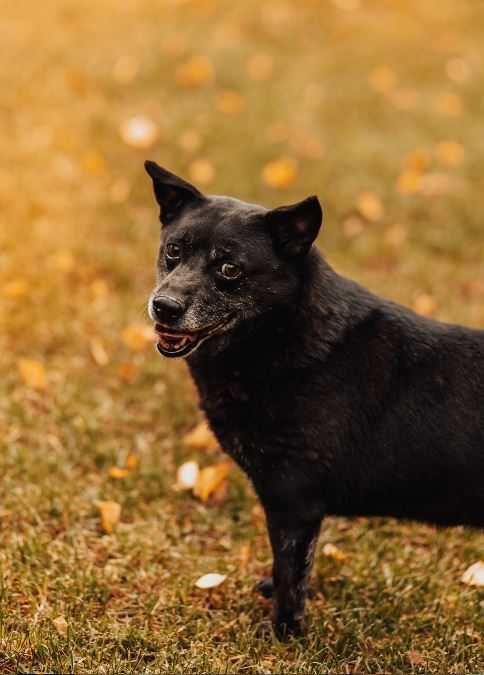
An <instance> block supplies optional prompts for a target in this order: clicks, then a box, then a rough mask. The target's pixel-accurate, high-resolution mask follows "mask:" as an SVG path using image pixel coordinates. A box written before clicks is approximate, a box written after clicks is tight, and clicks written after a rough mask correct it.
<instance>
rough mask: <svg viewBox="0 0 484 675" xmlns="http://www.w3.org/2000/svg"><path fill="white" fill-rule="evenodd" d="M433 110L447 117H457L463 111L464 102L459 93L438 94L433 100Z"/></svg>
mask: <svg viewBox="0 0 484 675" xmlns="http://www.w3.org/2000/svg"><path fill="white" fill-rule="evenodd" d="M434 109H435V112H437V113H439V114H440V115H447V116H449V117H459V116H460V115H462V113H463V112H464V104H463V102H462V98H461V97H460V96H459V94H440V95H439V96H437V98H436V99H435V101H434Z"/></svg>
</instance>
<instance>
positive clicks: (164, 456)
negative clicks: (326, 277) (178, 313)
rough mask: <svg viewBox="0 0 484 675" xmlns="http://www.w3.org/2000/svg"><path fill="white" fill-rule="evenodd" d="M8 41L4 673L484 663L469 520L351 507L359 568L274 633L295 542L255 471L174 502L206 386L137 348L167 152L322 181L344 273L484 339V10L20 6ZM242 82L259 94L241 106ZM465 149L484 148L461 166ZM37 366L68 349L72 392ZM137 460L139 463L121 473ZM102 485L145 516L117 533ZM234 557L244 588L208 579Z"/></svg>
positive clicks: (2, 404) (6, 29) (1, 438)
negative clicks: (282, 566) (133, 332)
mask: <svg viewBox="0 0 484 675" xmlns="http://www.w3.org/2000/svg"><path fill="white" fill-rule="evenodd" d="M0 34H1V38H2V40H1V42H2V51H3V53H4V56H6V57H7V59H8V61H7V67H5V66H4V68H3V70H2V74H1V77H2V80H3V82H2V105H1V109H0V115H1V122H2V128H3V129H4V130H6V132H7V133H6V135H5V136H4V137H3V139H2V141H1V155H2V167H1V169H0V204H1V228H0V322H1V323H0V369H1V377H0V392H1V394H0V432H1V433H0V470H1V476H2V481H1V484H0V495H1V497H0V499H1V502H0V537H1V547H0V579H1V586H0V588H1V592H0V670H1V672H5V673H8V672H17V671H18V672H21V671H35V672H53V671H55V672H68V671H69V672H75V673H88V672H104V673H117V672H123V673H131V672H132V673H135V672H136V673H138V672H147V673H149V672H197V673H198V672H202V671H210V672H220V673H225V672H230V673H234V672H250V673H255V672H267V673H280V672H291V673H292V672H298V673H312V672H314V673H316V672H318V673H320V672H331V673H350V672H371V673H379V672H392V673H394V672H405V673H410V672H434V673H442V672H446V673H472V672H478V671H482V669H483V668H484V654H483V650H482V631H483V629H484V622H483V613H484V612H483V608H484V606H483V602H484V600H483V595H482V592H479V591H478V590H477V589H474V588H469V587H466V586H463V585H462V584H461V583H460V577H461V574H462V572H463V571H464V570H465V569H466V567H467V566H468V565H469V564H471V563H472V562H474V561H475V560H477V559H478V558H479V557H482V549H483V543H484V539H483V536H482V534H480V533H477V532H473V531H470V530H466V529H462V528H454V529H451V530H447V531H437V530H435V529H434V528H431V527H426V526H417V525H411V524H397V523H395V522H392V521H388V520H386V521H385V520H382V521H375V520H365V519H359V520H356V521H346V520H343V519H333V520H330V521H329V522H328V525H327V527H326V529H325V530H324V533H323V543H324V542H332V543H334V544H337V545H338V546H339V547H340V548H341V549H343V550H344V551H345V553H346V554H347V560H346V562H344V563H341V562H337V561H334V560H331V559H329V558H327V557H325V556H323V555H319V556H318V557H317V562H316V582H315V586H316V588H317V591H318V592H317V595H316V598H315V599H314V600H313V601H311V602H310V603H309V620H310V630H309V632H308V634H307V637H306V638H304V639H301V640H299V641H294V642H291V643H290V644H288V645H280V644H277V643H276V642H274V641H273V640H272V638H271V636H270V634H269V633H268V631H267V630H266V629H267V623H268V617H269V606H268V604H267V603H266V602H265V601H263V600H262V599H259V598H257V597H256V596H255V595H254V594H253V593H252V587H253V585H254V583H255V581H256V580H257V578H258V577H259V576H260V575H261V574H262V573H264V572H265V571H266V570H267V568H268V566H269V564H270V553H269V549H268V546H267V543H266V537H265V534H264V530H263V527H262V525H261V523H260V522H259V521H258V520H257V518H255V517H254V514H253V510H252V509H253V506H254V504H255V502H254V497H253V495H252V492H251V490H250V487H249V485H248V483H247V482H246V480H245V479H244V478H243V477H242V476H241V475H240V474H238V473H236V472H234V473H233V475H232V476H231V480H230V488H229V494H228V496H227V498H226V500H225V501H224V502H223V503H222V504H218V505H203V504H201V503H200V502H199V501H196V500H195V499H193V498H192V497H190V496H188V495H187V494H186V493H176V492H174V491H173V490H172V485H173V482H174V476H175V470H176V466H177V465H178V464H179V463H180V462H181V461H182V460H183V459H185V458H188V457H189V454H188V453H187V451H186V449H185V448H184V447H183V444H182V443H181V438H182V436H183V433H184V432H185V431H186V430H187V429H189V428H190V427H191V426H193V424H194V423H195V422H196V420H197V419H198V412H197V406H196V400H195V396H194V393H193V390H192V387H191V385H190V382H189V380H188V377H187V374H186V371H185V368H184V366H183V364H179V363H175V364H173V363H165V362H163V361H162V360H161V359H158V358H157V357H156V356H155V354H154V353H153V351H152V349H151V348H148V349H143V350H140V351H133V350H132V349H130V348H129V347H128V346H127V345H126V343H125V341H124V340H123V337H122V335H123V330H124V329H125V328H126V327H127V326H129V325H131V324H133V323H134V324H136V323H139V322H141V323H143V322H145V320H146V319H145V310H144V305H145V299H146V297H147V295H148V292H149V290H150V287H151V284H152V277H153V267H154V255H155V249H156V244H157V236H158V233H157V225H156V213H155V209H154V207H153V204H152V198H151V194H150V188H149V184H148V181H147V179H146V178H145V176H144V175H143V172H142V160H143V159H144V158H145V156H151V157H153V158H156V159H157V160H158V161H160V162H161V163H163V164H165V165H166V166H168V167H170V168H172V169H173V170H175V171H179V172H181V173H184V174H188V175H190V172H193V171H196V170H197V165H196V164H195V166H193V162H194V160H200V159H202V160H206V161H208V162H209V163H210V166H211V168H213V170H214V179H213V182H212V183H211V184H210V185H209V186H208V187H207V189H209V190H211V191H214V192H220V193H224V192H227V193H230V194H233V195H236V196H240V197H242V198H246V199H253V200H260V201H262V202H264V203H266V204H279V203H284V202H290V201H291V200H295V199H297V198H302V197H304V196H305V195H306V194H310V193H313V192H317V193H318V194H319V195H320V197H321V199H322V202H323V204H324V206H325V211H326V227H325V231H324V233H323V235H322V237H321V247H322V248H323V249H324V251H325V252H326V254H327V255H328V257H329V258H330V260H331V261H332V262H333V263H334V265H335V266H336V267H337V268H338V269H340V270H342V271H344V272H346V273H347V274H349V275H351V276H354V277H355V278H357V279H359V280H360V281H362V282H363V283H365V284H367V285H368V286H370V287H371V288H372V289H373V290H376V291H378V292H380V293H382V294H384V295H387V296H389V297H392V298H393V299H396V300H398V301H402V302H405V303H407V304H414V303H416V304H417V307H418V308H419V309H421V310H422V311H425V312H433V313H434V314H435V315H436V316H437V317H440V318H442V319H445V320H453V321H454V320H455V321H460V322H465V323H468V324H471V325H477V326H479V325H480V326H482V325H483V324H484V277H483V269H482V261H483V252H484V251H483V222H484V207H483V204H482V198H481V195H482V190H483V187H484V178H483V166H484V134H483V132H482V114H483V109H482V91H483V87H484V78H483V74H482V73H483V70H482V69H483V65H484V48H483V44H484V9H483V8H482V7H481V6H480V5H479V3H476V2H469V3H456V2H454V1H453V0H425V2H417V0H411V1H409V2H406V3H390V2H388V1H385V0H361V1H360V2H357V0H352V1H350V0H338V1H337V0H333V1H331V2H330V1H329V0H328V2H324V3H320V2H315V1H314V0H313V1H311V0H300V1H299V2H297V3H295V2H294V3H293V2H290V1H289V0H277V2H276V1H275V0H271V1H270V2H267V3H261V2H255V0H246V2H244V3H233V2H229V1H228V0H227V1H226V0H219V1H217V0H197V1H195V0H192V1H190V0H186V1H181V0H179V1H175V0H171V1H170V2H168V1H166V2H163V3H153V2H148V0H136V1H134V0H123V2H122V3H119V2H114V1H113V0H98V2H89V3H78V2H74V0H64V1H63V2H54V0H45V2H43V3H41V4H40V5H39V4H38V3H33V2H26V0H20V1H17V2H13V1H11V0H4V3H3V6H2V25H1V26H0ZM200 55H201V56H204V57H206V58H208V59H209V62H210V63H211V64H212V66H213V70H214V77H213V78H212V75H211V74H210V72H209V71H208V75H207V73H206V74H205V75H203V72H202V75H201V76H200V67H199V66H198V67H195V76H196V77H199V78H201V79H202V80H203V79H204V78H205V80H207V81H204V82H202V83H201V86H200V87H192V88H184V87H183V86H182V85H181V84H180V82H179V81H178V82H177V79H176V72H177V68H178V67H179V66H180V64H183V63H185V62H186V61H188V60H189V59H190V58H191V57H193V56H200ZM261 55H262V56H261ZM254 57H257V58H256V59H255V61H254ZM248 61H249V62H250V64H249V66H248V65H247V64H248ZM271 66H272V70H271ZM381 66H385V68H383V69H382V68H381ZM375 69H377V70H376V71H375ZM202 71H203V68H202ZM178 72H179V71H178ZM197 73H198V74H197ZM254 77H255V79H254ZM261 77H266V78H267V79H265V80H264V79H262V80H261V79H258V78H261ZM369 77H370V80H371V81H370V80H369ZM179 79H180V75H179V76H178V80H179ZM375 87H376V88H375ZM225 90H235V91H236V92H238V93H240V95H241V98H240V99H238V98H237V97H235V99H234V97H232V98H230V97H229V99H228V103H227V98H226V99H225V106H224V104H223V103H220V100H219V98H220V94H221V92H223V91H225ZM382 90H383V91H382ZM234 100H235V101H236V102H235V103H234ZM231 101H232V107H234V106H235V107H237V105H238V104H239V103H240V104H241V105H242V109H241V110H240V111H239V112H237V111H235V112H224V111H223V110H220V109H219V108H220V105H221V106H222V108H225V109H226V108H227V106H229V107H230V102H231ZM237 101H238V103H237ZM133 115H144V116H147V117H149V118H150V119H152V120H154V122H155V123H156V124H157V125H159V127H160V134H161V136H160V140H159V141H158V142H157V144H155V145H154V146H153V147H152V148H150V149H149V150H137V149H134V148H132V147H130V146H129V145H127V144H126V143H124V142H123V141H122V140H121V138H120V135H119V128H120V125H121V124H122V123H123V122H124V121H125V120H126V119H129V118H130V117H132V116H133ZM441 141H452V142H454V143H458V144H459V146H458V148H460V147H461V146H462V148H463V150H464V157H463V161H462V162H460V160H459V158H458V157H457V158H456V156H455V152H454V155H452V152H450V155H451V160H449V157H448V156H447V158H446V156H445V152H444V153H443V154H444V159H443V160H442V159H440V160H439V159H438V156H439V152H438V151H437V144H438V143H440V142H441ZM197 143H198V146H197ZM415 150H418V151H419V152H418V153H417V155H415ZM409 153H414V154H413V155H412V157H411V159H410V161H409V162H408V161H407V160H406V158H408V155H409ZM448 154H449V153H448ZM457 154H459V153H457ZM427 155H428V157H429V164H428V165H427V164H426V162H427V160H426V156H427ZM440 155H442V152H440ZM280 157H289V158H290V159H292V160H294V161H295V162H296V176H295V180H294V181H291V180H289V181H288V182H289V183H290V184H289V185H288V186H287V187H286V188H285V189H283V190H280V191H278V190H276V189H272V188H270V187H268V186H267V185H266V184H264V182H263V181H262V180H261V171H262V169H263V167H264V166H265V164H266V163H267V162H268V161H271V160H273V159H277V158H280ZM422 157H423V159H422ZM452 158H453V159H452ZM406 161H407V166H409V167H410V168H409V169H408V170H409V172H410V174H411V175H410V177H409V180H410V181H414V184H416V185H418V186H419V190H418V191H417V192H414V193H410V194H402V192H401V191H399V190H398V189H397V180H398V176H399V175H400V174H401V172H402V170H403V167H404V166H405V162H406ZM449 161H450V162H451V163H452V161H454V163H457V166H448V164H449ZM198 167H199V165H198ZM202 169H203V165H202ZM209 169H210V167H209ZM198 170H199V171H200V167H199V169H198ZM422 172H423V173H422ZM205 173H207V171H206V165H205ZM208 173H210V171H209V172H208ZM415 174H416V175H415ZM364 191H367V192H370V193H371V198H372V199H373V201H374V198H375V197H377V198H378V200H380V202H381V204H382V205H383V215H382V216H381V217H380V216H379V215H378V214H377V213H375V212H374V211H373V212H372V210H371V199H370V210H369V213H367V215H368V216H369V218H367V219H365V218H363V217H361V214H360V215H358V210H357V209H356V206H355V205H356V204H357V203H358V195H359V194H360V193H361V192H364ZM360 208H361V203H360ZM363 210H365V209H364V208H363ZM377 211H378V208H377ZM96 346H97V348H98V349H97V351H96ZM99 349H100V350H101V356H99V354H100V351H99ZM93 353H94V356H96V354H97V362H96V360H95V358H93ZM103 354H104V356H103ZM21 358H28V359H34V360H35V361H38V362H40V363H41V364H43V366H44V368H45V372H46V376H47V388H46V389H45V390H43V389H41V390H38V389H33V388H31V387H29V386H27V385H26V384H25V382H24V381H23V379H22V378H21V376H20V374H19V371H18V361H19V359H21ZM100 362H101V363H100ZM129 452H135V453H136V454H137V455H138V456H139V457H140V467H139V469H137V470H136V471H134V472H133V473H132V475H130V476H129V477H128V478H126V479H124V480H118V481H116V480H114V479H111V478H109V476H108V470H109V467H111V466H113V465H116V464H122V463H123V461H124V458H125V457H126V455H127V454H128V453H129ZM190 456H191V454H190ZM196 458H197V459H198V460H199V461H200V462H201V463H202V464H205V463H211V462H214V461H216V460H217V457H214V456H205V455H204V454H203V453H199V454H198V455H196ZM100 499H102V500H106V499H112V500H114V501H117V502H119V503H120V504H121V506H122V517H121V523H120V525H119V527H118V528H117V530H116V531H115V532H114V533H113V534H112V535H106V534H102V532H101V530H100V526H99V515H98V512H97V508H96V501H97V500H100ZM247 544H249V546H250V549H247ZM209 571H218V572H223V573H227V575H228V577H227V581H226V582H225V583H224V584H223V585H222V586H220V587H219V588H218V589H215V590H214V591H212V592H210V593H207V592H203V591H199V590H197V589H195V588H194V580H195V579H196V578H197V577H198V576H200V575H201V574H203V573H205V572H209ZM59 616H61V617H64V618H65V620H66V622H67V629H66V632H65V635H64V634H62V626H61V630H60V632H59V630H58V629H56V627H55V622H54V621H53V620H54V619H56V618H57V617H59Z"/></svg>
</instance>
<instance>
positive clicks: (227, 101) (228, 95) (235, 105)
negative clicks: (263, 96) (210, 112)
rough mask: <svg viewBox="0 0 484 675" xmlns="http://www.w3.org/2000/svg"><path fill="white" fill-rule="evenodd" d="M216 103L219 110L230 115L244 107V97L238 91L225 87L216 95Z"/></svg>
mask: <svg viewBox="0 0 484 675" xmlns="http://www.w3.org/2000/svg"><path fill="white" fill-rule="evenodd" d="M216 105H217V108H218V110H220V112H223V113H225V114H226V115H231V114H233V113H238V112H240V111H241V110H242V108H243V107H244V99H243V97H242V95H241V94H239V92H238V91H235V90H233V89H225V90H224V91H221V92H220V94H219V95H218V96H217V102H216Z"/></svg>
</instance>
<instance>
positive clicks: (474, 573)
mask: <svg viewBox="0 0 484 675" xmlns="http://www.w3.org/2000/svg"><path fill="white" fill-rule="evenodd" d="M461 581H462V582H463V583H464V584H467V585H468V586H484V562H483V561H482V560H479V561H478V562H475V563H474V564H473V565H471V566H470V567H468V568H467V569H466V571H465V572H464V574H463V575H462V578H461Z"/></svg>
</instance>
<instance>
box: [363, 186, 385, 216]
mask: <svg viewBox="0 0 484 675" xmlns="http://www.w3.org/2000/svg"><path fill="white" fill-rule="evenodd" d="M356 207H357V209H358V211H359V212H360V213H361V215H362V216H364V217H365V218H366V219H367V220H370V221H371V222H375V221H377V220H381V218H382V217H383V214H384V208H383V204H382V202H381V199H380V197H378V196H377V195H376V194H374V193H373V192H362V193H360V194H359V195H358V198H357V200H356Z"/></svg>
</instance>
